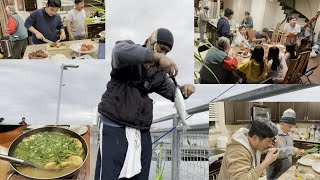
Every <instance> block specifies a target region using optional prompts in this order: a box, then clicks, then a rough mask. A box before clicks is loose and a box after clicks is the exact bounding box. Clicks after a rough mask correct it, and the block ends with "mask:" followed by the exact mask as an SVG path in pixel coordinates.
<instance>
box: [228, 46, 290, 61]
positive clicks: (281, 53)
mask: <svg viewBox="0 0 320 180" xmlns="http://www.w3.org/2000/svg"><path fill="white" fill-rule="evenodd" d="M256 46H262V47H263V49H264V58H265V60H267V59H268V52H269V48H270V47H272V46H277V47H278V48H279V50H280V55H282V56H283V55H284V54H285V52H286V48H285V47H284V46H283V45H281V44H280V43H276V42H271V43H270V44H256V45H255V46H254V47H256ZM254 47H252V48H251V49H253V48H254ZM251 49H250V48H246V47H243V46H236V47H233V48H232V50H233V51H235V53H237V52H239V51H244V52H251ZM250 58H251V56H249V57H245V58H243V57H241V56H240V55H238V54H237V59H238V61H239V65H240V64H243V63H246V62H248V61H249V60H250Z"/></svg>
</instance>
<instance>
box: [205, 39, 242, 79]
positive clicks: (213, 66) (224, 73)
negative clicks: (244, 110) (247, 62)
mask: <svg viewBox="0 0 320 180" xmlns="http://www.w3.org/2000/svg"><path fill="white" fill-rule="evenodd" d="M229 51H230V40H229V39H228V38H226V37H220V38H219V40H218V42H217V47H212V48H210V49H209V50H208V53H207V55H206V57H205V66H202V68H201V69H200V72H199V73H200V83H201V84H218V83H220V84H230V83H235V81H236V79H235V77H234V75H233V73H232V71H234V70H236V69H237V67H238V60H237V58H236V57H235V54H233V55H234V56H233V57H230V56H229V55H228V54H229Z"/></svg>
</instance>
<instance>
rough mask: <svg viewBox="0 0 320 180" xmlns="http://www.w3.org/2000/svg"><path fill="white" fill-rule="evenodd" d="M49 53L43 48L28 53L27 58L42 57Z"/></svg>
mask: <svg viewBox="0 0 320 180" xmlns="http://www.w3.org/2000/svg"><path fill="white" fill-rule="evenodd" d="M48 56H49V55H48V54H47V53H45V52H44V51H43V50H37V51H33V52H31V53H29V54H28V58H29V59H43V58H47V57H48Z"/></svg>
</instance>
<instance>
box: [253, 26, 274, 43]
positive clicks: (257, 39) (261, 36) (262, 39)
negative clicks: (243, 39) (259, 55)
mask: <svg viewBox="0 0 320 180" xmlns="http://www.w3.org/2000/svg"><path fill="white" fill-rule="evenodd" d="M268 32H269V29H268V28H263V29H262V31H257V32H255V33H254V34H253V38H252V42H254V43H257V44H262V43H270V42H271V39H270V37H269V35H268Z"/></svg>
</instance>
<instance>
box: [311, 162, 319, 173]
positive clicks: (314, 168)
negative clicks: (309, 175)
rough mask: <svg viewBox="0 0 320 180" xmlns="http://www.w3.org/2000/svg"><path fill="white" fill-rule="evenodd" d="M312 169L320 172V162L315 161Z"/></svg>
mask: <svg viewBox="0 0 320 180" xmlns="http://www.w3.org/2000/svg"><path fill="white" fill-rule="evenodd" d="M312 169H313V170H314V171H315V172H317V173H320V163H315V164H314V165H312Z"/></svg>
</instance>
